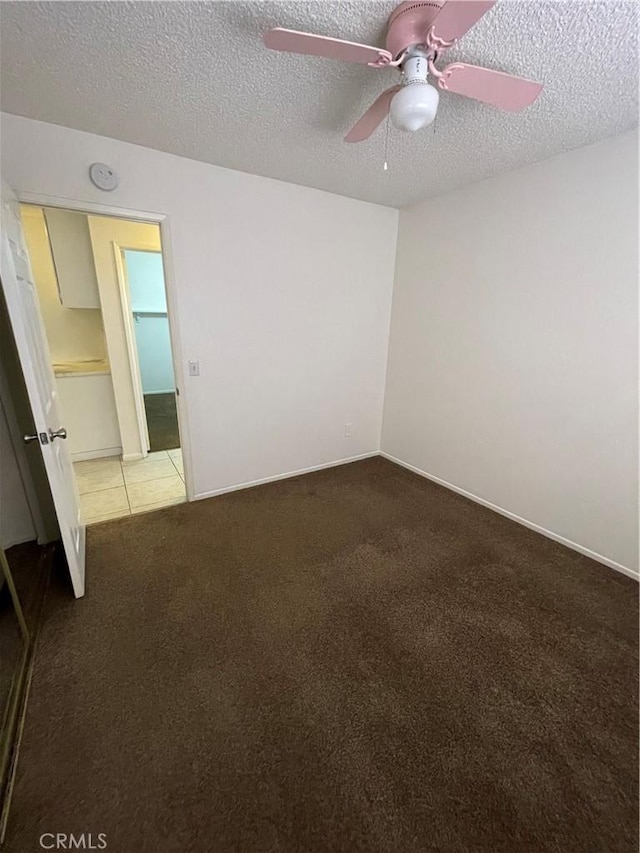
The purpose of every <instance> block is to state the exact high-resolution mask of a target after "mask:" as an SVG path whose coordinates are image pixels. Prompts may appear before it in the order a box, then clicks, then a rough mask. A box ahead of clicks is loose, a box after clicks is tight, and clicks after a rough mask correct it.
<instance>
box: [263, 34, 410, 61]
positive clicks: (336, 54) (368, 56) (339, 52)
mask: <svg viewBox="0 0 640 853" xmlns="http://www.w3.org/2000/svg"><path fill="white" fill-rule="evenodd" d="M263 41H264V43H265V45H266V46H267V47H269V48H271V50H285V51H287V52H289V53H303V54H305V55H307V56H322V57H324V58H325V59H341V60H342V61H343V62H359V63H361V64H362V65H380V66H383V65H388V64H389V63H390V62H391V60H392V59H393V57H392V56H391V54H390V53H389V51H388V50H383V49H382V48H380V47H370V46H369V45H367V44H356V42H352V41H342V40H341V39H332V38H329V37H328V36H314V35H312V34H311V33H299V32H297V31H296V30H283V29H281V28H280V27H278V28H276V29H275V30H269V31H268V32H266V33H265V34H264V36H263Z"/></svg>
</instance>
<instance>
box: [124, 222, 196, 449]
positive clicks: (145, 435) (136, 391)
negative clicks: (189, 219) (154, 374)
mask: <svg viewBox="0 0 640 853" xmlns="http://www.w3.org/2000/svg"><path fill="white" fill-rule="evenodd" d="M160 242H161V243H162V237H160ZM111 245H112V247H113V256H114V261H115V265H116V278H117V279H118V289H119V290H120V307H121V308H122V320H123V324H124V336H125V338H126V341H127V353H128V355H129V368H130V370H131V385H132V387H133V399H134V401H135V405H136V415H137V417H138V433H139V435H140V447H141V448H142V455H143V456H147V455H148V453H149V449H150V444H151V442H150V440H149V425H148V423H147V412H146V410H145V407H144V392H143V389H142V374H141V373H140V358H139V356H138V345H137V343H136V332H135V329H134V328H133V323H132V321H131V318H132V311H131V293H130V292H129V283H128V281H127V275H126V272H125V266H124V259H123V257H122V252H123V251H124V249H125V247H124V246H121V245H120V243H116V242H115V240H114V241H113V243H112V244H111ZM136 251H138V252H141V251H146V250H145V249H136ZM160 257H162V251H161V252H160ZM165 291H166V286H165ZM168 316H169V314H168V312H167V317H168ZM171 357H172V358H173V352H172V355H171ZM179 426H180V425H179V424H178V432H179V431H180V430H179ZM180 446H182V436H180Z"/></svg>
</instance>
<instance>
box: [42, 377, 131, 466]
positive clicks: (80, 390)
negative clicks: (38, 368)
mask: <svg viewBox="0 0 640 853" xmlns="http://www.w3.org/2000/svg"><path fill="white" fill-rule="evenodd" d="M56 384H57V386H58V400H59V403H60V408H61V410H62V417H63V425H64V426H65V427H66V429H67V435H68V444H69V451H70V452H71V458H72V459H73V460H79V459H92V458H94V457H98V456H117V455H119V454H120V453H121V452H122V442H121V440H120V427H119V426H118V415H117V413H116V401H115V397H114V395H113V383H112V381H111V376H110V374H108V373H73V372H70V373H61V374H57V375H56Z"/></svg>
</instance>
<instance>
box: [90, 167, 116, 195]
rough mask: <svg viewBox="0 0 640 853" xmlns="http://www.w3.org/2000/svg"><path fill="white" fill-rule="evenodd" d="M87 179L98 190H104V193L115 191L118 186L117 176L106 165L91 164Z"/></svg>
mask: <svg viewBox="0 0 640 853" xmlns="http://www.w3.org/2000/svg"><path fill="white" fill-rule="evenodd" d="M89 177H90V178H91V181H92V183H93V184H95V186H96V187H98V189H99V190H105V192H110V191H111V190H115V188H116V187H117V186H118V176H117V175H116V173H115V172H114V170H113V169H112V168H111V166H107V164H106V163H92V165H91V168H90V169H89Z"/></svg>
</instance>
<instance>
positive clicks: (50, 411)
mask: <svg viewBox="0 0 640 853" xmlns="http://www.w3.org/2000/svg"><path fill="white" fill-rule="evenodd" d="M0 278H1V279H2V289H3V291H4V295H5V300H6V303H7V308H8V311H9V319H10V321H11V327H12V329H13V334H14V337H15V340H16V347H17V349H18V355H19V357H20V363H21V365H22V372H23V373H24V379H25V384H26V386H27V393H28V394H29V401H30V403H31V409H32V411H33V419H34V422H35V424H36V430H37V435H34V436H25V440H26V441H37V442H38V444H39V445H40V450H41V451H42V458H43V459H44V464H45V468H46V471H47V477H48V478H49V485H50V487H51V494H52V496H53V502H54V504H55V508H56V515H57V516H58V524H59V526H60V534H61V536H62V544H63V546H64V550H65V554H66V557H67V563H68V565H69V573H70V574H71V582H72V584H73V592H74V594H75V596H76V598H80V596H82V595H84V560H85V527H84V524H83V523H82V522H81V520H80V500H79V497H78V491H77V488H76V481H75V476H74V474H73V468H72V467H71V459H70V457H69V452H68V450H67V447H66V444H65V442H64V439H65V438H66V431H65V429H64V427H63V426H62V424H61V423H60V414H59V411H58V392H57V388H56V382H55V378H54V375H53V368H52V367H51V359H50V356H49V345H48V343H47V338H46V335H45V331H44V326H43V324H42V318H41V316H40V305H39V302H38V294H37V291H36V286H35V284H34V281H33V276H32V275H31V266H30V263H29V255H28V253H27V249H26V245H25V242H24V236H23V233H22V225H21V223H20V213H19V207H18V202H17V199H16V197H15V195H14V193H13V192H12V191H11V189H10V188H9V187H8V186H7V185H6V184H5V182H4V181H3V182H2V263H1V265H0Z"/></svg>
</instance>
